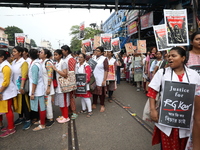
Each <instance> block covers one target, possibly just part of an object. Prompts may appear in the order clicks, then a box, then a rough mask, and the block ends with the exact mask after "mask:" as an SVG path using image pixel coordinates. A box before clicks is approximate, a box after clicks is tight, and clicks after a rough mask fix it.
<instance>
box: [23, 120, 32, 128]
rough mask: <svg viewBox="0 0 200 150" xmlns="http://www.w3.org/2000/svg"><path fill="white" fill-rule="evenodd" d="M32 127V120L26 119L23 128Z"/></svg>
mask: <svg viewBox="0 0 200 150" xmlns="http://www.w3.org/2000/svg"><path fill="white" fill-rule="evenodd" d="M30 127H31V120H28V121H25V122H24V126H23V128H22V130H28V129H29V128H30Z"/></svg>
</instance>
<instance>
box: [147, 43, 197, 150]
mask: <svg viewBox="0 0 200 150" xmlns="http://www.w3.org/2000/svg"><path fill="white" fill-rule="evenodd" d="M168 63H169V67H168V68H165V71H164V69H160V70H158V71H157V73H156V74H155V75H154V77H153V79H152V81H151V82H150V84H149V91H148V94H147V96H148V97H149V98H150V100H149V102H150V117H151V119H152V121H154V122H156V123H157V122H158V118H159V112H160V111H162V110H159V109H160V108H159V109H158V110H157V109H156V101H155V99H156V95H157V93H158V92H159V90H160V86H161V85H162V89H161V96H162V95H163V89H164V81H166V80H168V81H175V82H185V83H191V84H196V85H200V76H199V75H198V73H197V72H196V71H194V70H192V69H189V68H187V67H186V66H185V64H186V51H185V50H184V49H183V48H181V47H174V48H172V49H171V50H170V52H169V55H168ZM196 94H197V91H196ZM189 136H190V130H188V129H186V128H175V127H170V126H164V125H162V124H155V128H154V133H153V139H152V145H155V144H158V143H161V146H162V150H171V149H178V150H185V147H186V143H187V140H188V137H189Z"/></svg>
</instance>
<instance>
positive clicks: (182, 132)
mask: <svg viewBox="0 0 200 150" xmlns="http://www.w3.org/2000/svg"><path fill="white" fill-rule="evenodd" d="M186 72H187V74H188V78H189V81H190V83H193V84H197V85H200V76H199V75H198V73H197V72H196V71H194V70H192V69H189V68H187V67H186ZM171 73H172V69H171V68H170V67H168V68H166V69H165V74H164V76H163V69H160V70H158V71H157V73H156V74H155V75H154V77H153V79H152V80H151V82H150V84H149V87H151V88H152V89H154V90H156V91H159V90H160V85H161V84H162V89H164V82H165V80H167V81H171ZM172 81H178V82H179V78H178V76H177V75H176V73H175V72H173V76H172ZM183 82H185V83H188V79H187V75H186V73H184V76H183ZM162 95H163V91H161V97H162ZM155 125H156V126H157V127H158V128H159V129H160V130H161V131H162V132H164V133H165V134H166V135H167V136H170V134H171V131H172V127H166V126H163V125H160V124H158V123H156V124H155ZM189 135H190V130H189V129H188V130H187V129H179V137H180V138H185V137H189Z"/></svg>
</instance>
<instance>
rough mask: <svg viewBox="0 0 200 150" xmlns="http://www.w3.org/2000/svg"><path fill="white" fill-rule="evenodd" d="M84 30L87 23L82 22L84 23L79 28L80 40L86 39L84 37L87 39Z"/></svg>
mask: <svg viewBox="0 0 200 150" xmlns="http://www.w3.org/2000/svg"><path fill="white" fill-rule="evenodd" d="M84 30H85V23H84V22H82V23H81V24H80V27H79V39H80V40H82V39H84V37H85V32H84Z"/></svg>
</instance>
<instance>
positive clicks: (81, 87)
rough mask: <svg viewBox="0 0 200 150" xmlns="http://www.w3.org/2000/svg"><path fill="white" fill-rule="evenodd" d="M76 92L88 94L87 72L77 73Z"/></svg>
mask: <svg viewBox="0 0 200 150" xmlns="http://www.w3.org/2000/svg"><path fill="white" fill-rule="evenodd" d="M76 85H77V89H76V94H86V93H87V86H86V85H87V83H86V74H85V73H79V74H76Z"/></svg>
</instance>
